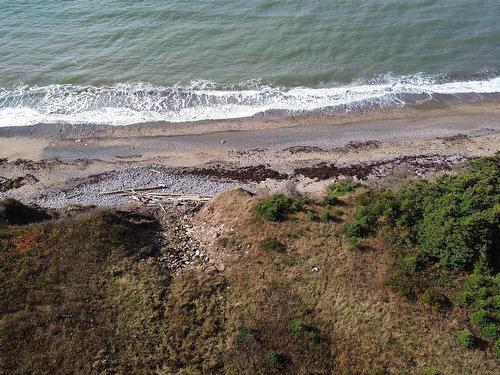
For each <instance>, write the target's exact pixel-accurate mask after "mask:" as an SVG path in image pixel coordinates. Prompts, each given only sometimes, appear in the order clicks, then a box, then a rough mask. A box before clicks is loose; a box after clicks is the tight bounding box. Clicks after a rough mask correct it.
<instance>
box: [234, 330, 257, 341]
mask: <svg viewBox="0 0 500 375" xmlns="http://www.w3.org/2000/svg"><path fill="white" fill-rule="evenodd" d="M256 334H257V331H256V330H255V329H253V328H249V327H240V328H239V329H238V333H237V334H236V342H237V343H238V344H248V343H250V342H252V341H254V340H255V339H256Z"/></svg>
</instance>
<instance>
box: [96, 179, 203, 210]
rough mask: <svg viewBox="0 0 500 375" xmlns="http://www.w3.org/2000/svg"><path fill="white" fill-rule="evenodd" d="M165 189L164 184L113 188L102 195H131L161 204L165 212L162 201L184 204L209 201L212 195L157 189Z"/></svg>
mask: <svg viewBox="0 0 500 375" xmlns="http://www.w3.org/2000/svg"><path fill="white" fill-rule="evenodd" d="M160 189H165V186H164V185H158V186H145V187H134V188H126V189H122V190H113V191H105V192H102V193H101V195H119V196H126V197H130V198H131V199H133V200H135V201H137V202H141V203H143V204H145V205H148V206H159V207H160V208H161V209H162V211H163V212H166V210H165V207H163V205H162V203H175V204H182V203H186V202H207V201H209V200H210V199H211V198H213V197H212V196H210V195H200V194H183V193H168V192H158V191H155V190H160Z"/></svg>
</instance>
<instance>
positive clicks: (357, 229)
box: [344, 220, 368, 238]
mask: <svg viewBox="0 0 500 375" xmlns="http://www.w3.org/2000/svg"><path fill="white" fill-rule="evenodd" d="M344 232H345V234H346V235H347V237H350V238H358V237H364V236H365V235H366V234H367V233H368V226H367V225H366V224H364V223H363V222H360V221H358V220H349V221H347V222H346V223H345V224H344Z"/></svg>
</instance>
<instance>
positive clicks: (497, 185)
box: [345, 156, 500, 345]
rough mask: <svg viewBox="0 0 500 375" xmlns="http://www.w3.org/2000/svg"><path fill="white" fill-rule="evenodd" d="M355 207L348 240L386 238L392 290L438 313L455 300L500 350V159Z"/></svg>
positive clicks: (374, 196) (371, 196)
mask: <svg viewBox="0 0 500 375" xmlns="http://www.w3.org/2000/svg"><path fill="white" fill-rule="evenodd" d="M358 201H359V203H358V204H359V207H358V208H357V209H356V210H355V212H354V216H353V218H352V219H351V220H349V221H348V222H347V223H346V225H345V233H346V234H347V236H348V237H350V238H355V239H357V238H360V237H367V236H370V235H376V234H377V233H383V236H384V237H385V240H386V242H387V243H388V244H389V245H390V247H391V249H392V256H393V269H392V272H391V274H390V275H389V277H388V278H387V282H388V284H389V285H390V286H391V287H392V288H393V289H394V290H395V291H396V292H398V293H399V294H400V295H402V296H404V297H406V298H409V299H415V298H416V297H417V296H420V300H421V301H422V302H423V303H424V304H425V305H427V306H429V307H431V308H432V309H433V310H443V309H444V308H446V307H447V306H449V305H450V300H449V298H448V296H450V297H451V300H452V301H453V303H454V304H456V305H457V306H461V307H466V308H468V309H469V311H470V321H471V323H473V324H474V326H475V328H476V330H477V333H478V334H479V335H480V336H481V337H482V338H483V339H485V340H488V341H490V342H491V343H492V344H493V345H495V343H496V342H497V340H498V339H499V338H500V318H499V317H500V304H499V303H498V301H499V299H500V274H499V272H500V241H499V239H500V157H499V156H496V157H493V158H479V159H476V160H473V161H472V162H471V163H470V164H469V165H468V168H467V170H466V171H464V172H462V173H459V174H456V175H451V176H443V177H441V178H438V179H437V180H435V181H431V182H429V181H416V182H413V183H410V184H408V185H407V186H405V187H402V188H400V189H398V190H396V191H391V190H387V189H385V190H384V189H383V190H377V191H369V192H367V193H365V194H363V195H361V196H360V197H359V199H358ZM439 289H441V291H439ZM447 295H448V296H447ZM461 332H462V333H461V336H460V337H462V338H463V336H464V335H465V334H464V333H463V332H464V331H461Z"/></svg>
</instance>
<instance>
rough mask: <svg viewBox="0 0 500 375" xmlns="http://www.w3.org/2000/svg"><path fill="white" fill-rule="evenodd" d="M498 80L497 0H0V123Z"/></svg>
mask: <svg viewBox="0 0 500 375" xmlns="http://www.w3.org/2000/svg"><path fill="white" fill-rule="evenodd" d="M498 93H500V1H499V0H370V1H368V0H314V1H304V0H287V1H271V0H231V1H222V0H219V1H215V0H204V1H194V0H191V1H186V0H184V1H181V0H149V1H109V0H108V1H100V2H95V1H90V0H80V1H74V2H66V1H55V0H51V1H14V0H11V1H7V0H0V126H16V125H30V124H36V123H41V122H42V123H58V122H67V123H99V124H116V125H121V124H131V123H136V122H145V121H192V120H200V119H216V118H230V117H244V116H251V115H254V114H256V113H259V112H264V111H268V110H283V111H307V110H314V109H320V108H325V107H327V108H330V107H339V108H342V110H355V109H358V108H363V107H364V106H381V107H387V106H404V105H408V104H409V103H421V102H425V101H428V100H442V99H443V98H445V99H450V98H451V99H456V100H462V101H466V100H480V99H482V98H491V97H497V96H496V95H497V94H498Z"/></svg>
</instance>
